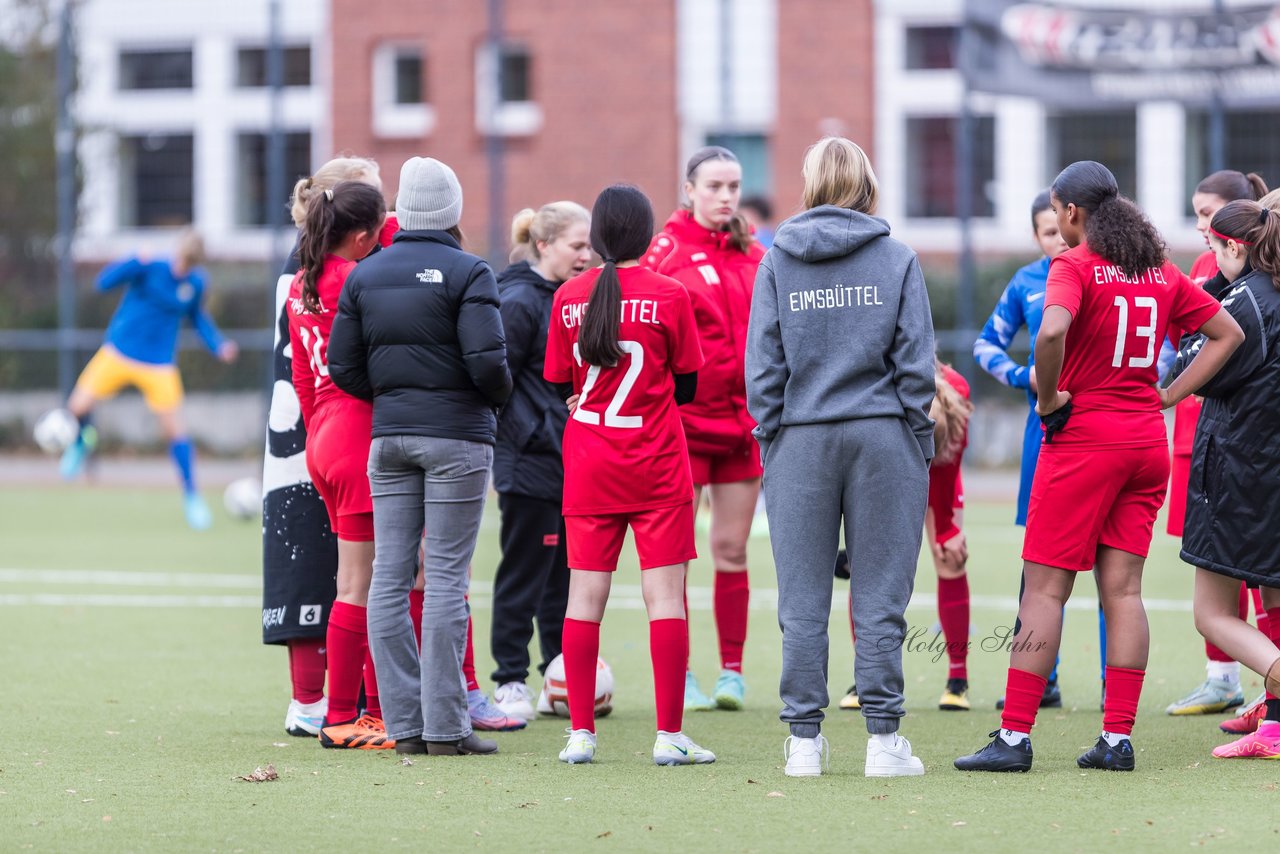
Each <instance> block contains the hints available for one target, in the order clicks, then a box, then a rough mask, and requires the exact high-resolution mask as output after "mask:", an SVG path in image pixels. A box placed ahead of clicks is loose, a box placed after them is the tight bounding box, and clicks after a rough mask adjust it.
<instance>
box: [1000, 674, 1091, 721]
mask: <svg viewBox="0 0 1280 854" xmlns="http://www.w3.org/2000/svg"><path fill="white" fill-rule="evenodd" d="M1110 670H1111V669H1110V668H1107V672H1108V680H1109V679H1110ZM1047 684H1049V680H1048V679H1046V678H1044V677H1043V676H1037V675H1036V674H1034V673H1029V672H1027V671H1026V670H1018V669H1017V668H1014V667H1010V668H1009V676H1008V677H1007V681H1006V682H1005V687H1004V714H1003V715H1001V717H1000V727H1001V728H1002V729H1007V730H1012V731H1013V732H1031V728H1032V727H1034V726H1035V725H1036V713H1037V712H1039V711H1040V698H1041V697H1043V696H1044V686H1045V685H1047ZM1110 693H1111V683H1110V681H1108V682H1107V694H1110Z"/></svg>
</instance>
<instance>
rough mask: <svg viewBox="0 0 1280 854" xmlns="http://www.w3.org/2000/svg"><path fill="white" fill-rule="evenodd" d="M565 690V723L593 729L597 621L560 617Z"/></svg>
mask: <svg viewBox="0 0 1280 854" xmlns="http://www.w3.org/2000/svg"><path fill="white" fill-rule="evenodd" d="M561 644H562V648H563V649H564V681H565V690H566V691H568V693H569V726H570V727H571V728H573V729H585V730H588V731H590V732H595V731H596V659H598V658H599V657H600V624H599V623H592V622H588V621H587V620H575V619H573V618H572V617H565V618H564V635H563V637H562V638H561ZM678 663H679V664H680V670H681V673H680V681H681V693H680V698H681V703H682V704H683V702H684V690H683V689H684V685H683V682H684V659H680V660H679V662H678Z"/></svg>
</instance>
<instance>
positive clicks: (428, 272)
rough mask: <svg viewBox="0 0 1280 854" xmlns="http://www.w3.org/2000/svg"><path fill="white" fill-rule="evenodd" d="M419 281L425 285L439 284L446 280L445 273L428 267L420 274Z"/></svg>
mask: <svg viewBox="0 0 1280 854" xmlns="http://www.w3.org/2000/svg"><path fill="white" fill-rule="evenodd" d="M418 281H419V282H422V283H423V284H424V285H438V284H440V283H441V282H443V281H444V273H441V272H440V271H439V270H433V269H431V268H430V267H428V268H427V269H425V270H423V271H422V272H421V273H419V274H418Z"/></svg>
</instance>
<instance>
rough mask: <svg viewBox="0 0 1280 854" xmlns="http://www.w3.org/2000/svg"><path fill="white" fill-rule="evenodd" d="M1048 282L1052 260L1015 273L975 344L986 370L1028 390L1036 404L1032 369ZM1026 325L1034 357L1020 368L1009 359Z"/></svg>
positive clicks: (1032, 264) (1034, 263)
mask: <svg viewBox="0 0 1280 854" xmlns="http://www.w3.org/2000/svg"><path fill="white" fill-rule="evenodd" d="M1048 281H1049V258H1048V257H1044V258H1041V259H1040V260H1039V261H1034V262H1032V263H1030V264H1028V265H1027V266H1025V267H1023V268H1022V269H1020V270H1018V272H1016V273H1014V274H1013V278H1012V279H1010V280H1009V284H1008V285H1007V286H1006V287H1005V289H1004V293H1003V294H1001V295H1000V301H999V302H997V303H996V307H995V310H994V311H992V312H991V317H989V318H987V323H986V325H985V326H983V327H982V333H981V334H980V335H979V336H978V340H977V341H975V342H974V344H973V358H974V359H976V360H977V361H978V364H979V365H981V366H982V369H983V370H984V371H986V372H987V373H989V374H991V376H993V377H995V378H996V379H997V380H999V381H1000V382H1002V383H1004V384H1005V385H1007V386H1010V387H1012V388H1020V389H1023V390H1025V391H1026V392H1027V400H1028V401H1029V402H1031V403H1032V404H1034V403H1035V395H1033V394H1032V393H1031V366H1032V365H1033V364H1035V351H1036V336H1037V335H1038V334H1039V333H1040V322H1041V321H1042V320H1043V319H1044V291H1045V285H1046V283H1047V282H1048ZM1023 326H1025V327H1027V334H1028V335H1030V336H1031V355H1030V356H1029V357H1028V358H1027V364H1025V365H1020V364H1018V363H1017V362H1015V361H1014V360H1013V359H1012V358H1011V357H1010V356H1009V346H1010V345H1011V344H1012V343H1013V338H1014V336H1015V335H1017V334H1018V330H1019V329H1021V328H1022V327H1023Z"/></svg>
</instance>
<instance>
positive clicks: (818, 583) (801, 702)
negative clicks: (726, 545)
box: [764, 418, 929, 738]
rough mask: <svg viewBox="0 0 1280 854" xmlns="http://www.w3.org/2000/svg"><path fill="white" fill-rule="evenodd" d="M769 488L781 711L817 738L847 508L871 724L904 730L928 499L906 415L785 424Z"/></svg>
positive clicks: (773, 452) (768, 470)
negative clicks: (905, 679) (910, 631)
mask: <svg viewBox="0 0 1280 854" xmlns="http://www.w3.org/2000/svg"><path fill="white" fill-rule="evenodd" d="M764 495H765V509H766V511H767V512H768V514H769V536H770V538H771V539H772V541H773V560H774V564H775V566H776V568H777V573H778V624H779V626H781V628H782V681H781V685H780V693H781V695H782V703H783V709H782V714H781V716H780V717H781V719H782V720H783V721H784V722H786V723H788V724H790V725H791V734H792V735H794V736H796V737H797V738H814V737H816V736H817V735H818V732H819V731H820V730H821V724H822V720H823V718H824V717H825V715H824V714H823V711H822V710H823V709H824V708H825V707H826V705H827V703H828V701H829V698H828V696H827V660H828V656H829V652H830V645H829V639H828V637H827V626H828V624H829V623H830V621H831V597H832V590H833V587H834V578H833V576H832V567H833V566H834V565H835V558H836V551H837V550H838V548H839V539H840V522H841V517H843V520H844V526H845V534H844V536H845V545H846V548H847V549H848V552H849V570H850V572H851V573H852V579H851V582H850V583H851V585H852V589H853V591H854V596H853V622H854V627H855V629H856V631H857V636H858V641H857V644H856V647H855V650H854V674H855V677H856V682H857V684H858V699H859V700H860V701H861V703H862V714H863V716H864V717H865V718H866V722H867V731H868V732H871V733H891V732H897V730H898V719H899V718H901V717H902V715H903V711H902V687H903V684H902V644H903V642H904V640H905V638H906V629H907V623H906V619H905V617H904V614H905V612H906V609H907V602H908V601H909V600H910V599H911V590H912V587H913V586H914V585H915V577H916V561H917V560H918V559H919V556H920V540H921V538H922V536H923V528H924V513H925V505H926V503H927V501H928V496H929V470H928V468H927V466H926V465H925V460H924V457H923V456H922V455H921V453H920V445H919V443H918V442H917V441H916V439H915V436H914V435H912V433H911V430H910V429H909V428H908V427H907V422H906V421H905V420H903V419H900V418H862V419H857V420H854V421H838V422H831V423H826V424H800V425H794V426H788V427H783V428H782V429H781V430H780V431H779V432H778V434H777V435H776V436H775V437H774V438H773V440H772V441H771V442H770V443H769V444H768V446H767V448H766V455H765V461H764Z"/></svg>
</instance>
